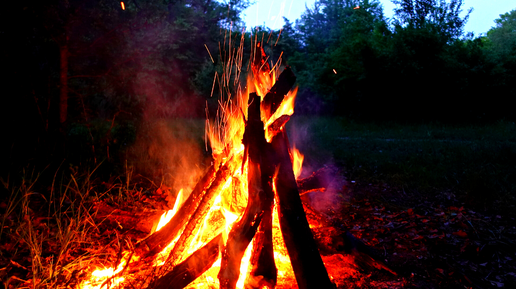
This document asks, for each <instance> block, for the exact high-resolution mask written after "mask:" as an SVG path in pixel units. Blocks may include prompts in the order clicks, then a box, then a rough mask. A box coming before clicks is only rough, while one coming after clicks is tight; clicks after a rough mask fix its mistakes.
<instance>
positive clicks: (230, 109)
mask: <svg viewBox="0 0 516 289" xmlns="http://www.w3.org/2000/svg"><path fill="white" fill-rule="evenodd" d="M121 5H122V9H124V4H123V2H121ZM229 50H230V51H232V50H231V47H230V49H229ZM232 57H236V58H237V60H234V59H232V60H231V61H241V59H240V60H238V57H240V56H239V55H236V56H232ZM233 64H234V63H233ZM228 65H229V64H228ZM230 66H231V65H229V66H228V67H230ZM237 66H238V65H237ZM224 69H225V70H226V69H229V70H231V68H227V67H225V68H224ZM238 69H240V68H238ZM279 69H280V68H279V65H275V66H273V69H272V70H271V73H267V72H264V73H259V75H254V79H253V78H252V76H249V77H248V86H247V90H244V89H241V88H240V86H238V88H237V89H236V93H235V94H234V95H233V97H232V95H231V94H230V93H229V92H228V97H227V99H225V100H221V101H219V111H218V112H217V118H216V119H217V121H215V122H207V126H206V136H207V139H208V140H209V142H210V146H211V148H212V151H213V157H214V162H215V164H216V165H219V164H224V163H225V162H228V161H231V162H235V164H237V165H233V167H235V170H234V171H233V172H232V175H231V176H230V177H229V178H228V180H227V181H226V183H225V184H224V186H223V187H222V189H221V190H220V192H219V195H218V196H217V198H216V199H215V201H214V203H213V205H212V206H211V208H210V211H209V212H208V214H207V216H206V218H205V219H204V220H203V222H201V224H199V225H198V227H196V228H195V229H194V230H193V231H192V236H193V238H192V241H191V244H190V245H189V246H188V250H187V251H188V252H184V253H183V254H182V256H179V258H178V260H173V261H172V262H174V264H178V263H179V262H181V261H182V260H184V259H186V258H187V257H188V256H189V255H190V254H192V253H193V252H195V251H196V250H197V249H199V248H201V247H202V246H204V245H205V244H207V243H208V242H209V241H211V239H212V238H213V237H214V234H215V233H216V235H218V234H219V233H220V232H222V240H223V242H226V241H227V237H228V234H229V232H230V230H231V228H232V227H233V225H234V224H235V223H236V222H237V221H238V220H239V219H240V217H241V216H242V214H243V212H244V210H245V209H246V206H247V202H248V195H247V188H248V182H247V163H245V164H244V168H243V169H241V167H242V166H241V165H238V164H239V163H241V162H242V159H243V153H244V146H243V144H242V138H243V133H244V131H245V119H246V118H247V102H248V97H249V92H250V91H249V89H250V88H253V89H255V91H256V93H257V94H258V95H260V96H261V97H262V98H263V97H264V96H265V95H266V94H267V92H268V91H269V90H270V89H271V88H272V86H273V85H274V83H275V82H276V75H278V72H279ZM229 74H230V73H229ZM229 74H227V73H226V72H223V73H222V74H221V75H222V76H220V78H219V81H221V84H223V85H219V86H224V85H225V86H224V87H227V85H228V84H229V79H230V75H229ZM226 92H227V91H226ZM296 93H297V88H296V89H295V90H294V91H291V92H289V93H288V94H287V95H286V96H285V98H284V100H283V101H282V103H281V104H280V106H279V107H278V109H277V110H276V112H275V113H274V114H273V115H272V116H271V117H270V118H269V119H263V122H264V125H265V132H266V139H267V141H269V142H270V141H271V140H270V139H271V138H272V136H268V135H267V131H268V127H269V126H270V125H271V124H272V123H273V122H274V121H275V120H277V119H278V118H280V117H281V116H284V115H289V116H290V115H292V114H293V113H294V102H295V97H296ZM263 115H266V114H265V113H262V116H263ZM292 152H293V159H294V167H295V168H296V169H295V170H296V177H297V176H298V175H299V173H300V171H301V164H302V159H303V155H302V154H300V153H299V151H297V150H296V149H295V148H294V149H293V150H292ZM274 190H275V189H274ZM183 199H184V197H183V190H182V189H181V190H180V191H179V192H178V195H177V198H176V200H175V203H174V207H173V209H172V210H170V211H168V212H166V213H164V214H163V215H162V216H161V218H160V220H159V222H158V225H157V228H156V231H158V230H160V229H161V228H162V227H163V226H165V225H166V223H168V222H169V221H170V220H171V219H172V217H173V216H174V214H175V213H176V212H177V210H178V208H179V207H180V206H181V204H182V201H183ZM178 238H179V237H178ZM176 242H177V239H176V240H174V241H172V242H171V243H170V244H169V245H168V246H167V247H166V248H164V249H163V250H162V251H161V252H160V253H159V254H158V255H157V257H156V258H155V260H154V261H153V264H154V266H162V265H163V264H165V263H166V260H167V258H168V257H169V255H170V252H171V250H172V249H173V247H174V245H175V243H176ZM252 247H253V242H251V243H250V244H249V246H248V247H247V249H246V251H245V253H244V257H243V259H242V261H241V267H240V275H239V279H238V282H237V288H244V287H245V285H244V282H245V279H246V277H247V276H246V275H247V274H248V273H247V272H248V270H249V259H250V257H251V253H252ZM273 248H274V256H275V260H276V266H277V268H278V286H279V285H280V284H284V285H287V286H289V287H290V285H294V284H295V278H294V275H293V270H292V266H291V263H290V258H289V256H288V253H287V250H286V247H285V244H284V241H283V236H282V234H281V230H280V224H279V218H278V212H277V208H276V206H275V208H274V210H273ZM127 255H128V253H127ZM131 261H133V259H131V260H128V257H127V259H124V260H122V262H121V263H120V265H119V266H118V267H117V268H116V269H115V268H106V269H102V270H96V271H94V272H93V273H92V274H91V279H90V280H88V281H87V282H83V283H82V284H81V285H80V286H79V288H81V289H93V288H101V287H99V286H101V285H102V284H103V283H102V282H105V281H106V280H108V279H109V278H112V280H111V282H112V283H111V284H115V282H118V283H120V282H123V281H124V277H118V276H116V275H117V274H119V273H120V272H122V270H123V268H124V267H125V266H126V264H127V263H128V262H131ZM220 263H221V262H220V257H219V259H218V260H217V261H216V262H215V263H214V265H213V266H212V267H211V268H210V269H209V270H207V271H206V272H205V273H204V274H203V275H201V276H200V277H199V278H197V279H196V280H195V281H194V282H193V283H192V284H190V285H189V286H188V288H207V287H209V288H214V287H215V286H217V285H218V277H217V274H218V272H219V270H220ZM101 275H102V276H104V277H99V278H103V279H101V280H103V281H102V282H100V281H95V283H93V282H94V281H93V280H97V279H96V278H97V276H101ZM113 276H115V277H113ZM99 280H100V279H99ZM99 282H100V283H99ZM118 283H116V284H118ZM95 284H100V285H98V286H97V285H95ZM104 285H105V284H104ZM93 286H97V287H93Z"/></svg>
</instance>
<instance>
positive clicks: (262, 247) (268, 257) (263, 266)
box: [245, 203, 278, 289]
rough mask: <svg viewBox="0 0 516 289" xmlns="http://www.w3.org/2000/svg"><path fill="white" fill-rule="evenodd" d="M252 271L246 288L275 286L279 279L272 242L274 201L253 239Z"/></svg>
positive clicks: (246, 282)
mask: <svg viewBox="0 0 516 289" xmlns="http://www.w3.org/2000/svg"><path fill="white" fill-rule="evenodd" d="M249 266H250V267H251V269H250V272H249V274H248V276H247V278H246V280H245V287H246V288H253V289H255V288H256V289H258V288H263V287H264V286H267V288H274V287H275V286H276V283H277V280H278V270H277V268H276V264H275V262H274V249H273V242H272V203H271V206H270V207H269V209H268V210H265V211H264V213H263V218H262V222H261V223H260V226H259V227H258V232H256V236H255V237H254V241H253V251H252V253H251V258H250V259H249Z"/></svg>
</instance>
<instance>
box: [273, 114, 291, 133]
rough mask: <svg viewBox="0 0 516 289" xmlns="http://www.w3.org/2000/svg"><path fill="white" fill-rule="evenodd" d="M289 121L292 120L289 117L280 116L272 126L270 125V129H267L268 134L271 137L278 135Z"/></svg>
mask: <svg viewBox="0 0 516 289" xmlns="http://www.w3.org/2000/svg"><path fill="white" fill-rule="evenodd" d="M289 120H290V116H289V115H282V116H280V117H279V118H278V119H276V120H275V121H274V122H273V123H272V124H271V125H269V127H268V128H267V133H268V134H269V135H270V136H275V135H277V134H278V133H279V132H280V131H281V129H282V128H283V127H284V126H285V124H286V123H287V122H288V121H289Z"/></svg>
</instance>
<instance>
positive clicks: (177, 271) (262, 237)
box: [79, 41, 352, 289]
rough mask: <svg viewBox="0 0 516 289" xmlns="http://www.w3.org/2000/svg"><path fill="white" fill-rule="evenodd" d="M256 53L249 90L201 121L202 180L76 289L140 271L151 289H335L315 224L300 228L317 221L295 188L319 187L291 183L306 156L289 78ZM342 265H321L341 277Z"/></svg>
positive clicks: (258, 49)
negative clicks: (293, 132)
mask: <svg viewBox="0 0 516 289" xmlns="http://www.w3.org/2000/svg"><path fill="white" fill-rule="evenodd" d="M254 47H255V49H254V51H253V54H252V61H250V62H251V71H252V73H250V75H249V77H248V81H247V91H242V90H238V92H237V94H236V96H235V97H233V98H231V97H228V99H227V101H224V102H221V104H220V110H219V115H218V118H217V119H218V121H217V122H216V123H209V122H207V126H206V134H207V137H208V138H209V144H210V145H211V149H212V151H213V162H212V164H211V166H210V167H209V168H208V169H207V170H206V172H205V174H204V176H203V177H202V178H201V179H200V180H199V181H198V182H197V184H196V185H195V187H194V188H193V190H192V191H191V192H190V193H189V194H187V195H185V194H184V193H183V192H182V191H180V192H179V193H178V195H177V198H176V200H175V205H174V207H173V209H172V210H170V211H168V212H166V213H165V214H163V216H161V219H160V220H159V224H158V225H157V228H156V230H155V232H154V233H152V234H151V235H149V236H148V237H147V238H145V239H143V240H141V241H139V242H138V243H137V244H136V245H135V246H134V249H133V250H131V251H127V252H124V254H123V257H122V258H121V259H120V260H119V262H118V265H117V266H116V268H115V267H113V268H104V269H99V270H96V271H94V272H92V273H91V278H90V279H88V280H85V281H83V282H82V283H81V284H80V286H79V287H80V288H82V289H86V288H113V287H116V285H119V286H120V287H125V286H124V285H123V284H125V282H127V280H128V279H130V278H133V277H131V276H135V275H142V274H143V273H142V272H145V273H144V275H145V274H146V275H152V276H153V277H152V278H148V279H147V281H145V282H144V286H145V287H147V288H153V289H160V288H296V287H297V288H334V287H335V285H334V283H335V280H333V279H334V278H335V276H331V275H329V274H328V271H327V266H331V264H327V265H326V266H325V263H324V262H323V258H322V257H321V255H320V253H319V250H318V247H317V243H316V240H315V239H314V236H313V233H312V229H311V227H317V226H318V225H320V224H318V220H317V217H312V218H311V220H310V222H309V220H308V219H307V213H308V214H309V215H312V216H316V215H317V213H316V212H314V211H313V209H311V208H310V206H309V205H307V204H303V201H302V199H301V196H300V189H299V188H300V187H303V186H304V187H305V188H304V189H303V191H304V192H305V191H307V190H310V189H311V188H319V187H321V184H320V181H319V179H318V175H317V173H314V174H313V175H312V176H311V177H309V178H307V179H305V180H302V181H296V178H297V176H298V175H299V172H300V169H301V163H302V157H303V156H302V155H301V154H300V153H299V152H298V151H297V150H295V149H292V148H291V145H290V143H289V139H288V137H287V133H286V131H285V124H286V123H287V122H288V121H289V119H290V116H291V115H292V114H293V111H294V100H295V97H296V92H297V89H295V88H293V86H294V83H295V80H296V77H295V75H294V74H293V72H292V70H291V69H290V68H289V67H288V66H287V67H285V68H284V69H283V70H282V71H281V73H280V68H279V67H280V65H278V64H276V65H274V66H273V67H272V68H271V66H270V65H269V63H268V62H267V56H266V55H265V52H264V50H263V47H262V43H260V42H258V41H256V42H255V45H254ZM229 73H231V72H229ZM276 75H278V77H276ZM220 79H221V81H222V82H228V81H229V75H223V76H222V77H220ZM305 212H307V213H305ZM340 256H341V257H340V259H338V258H337V259H338V260H337V259H335V258H333V259H331V258H332V257H329V258H326V259H327V260H330V261H328V262H331V263H335V262H337V263H338V262H341V264H340V265H339V264H332V265H333V266H341V269H342V262H346V261H345V260H343V258H344V257H342V255H340ZM328 262H327V263H328ZM348 262H349V260H348ZM351 262H352V261H351ZM142 268H145V269H142ZM149 268H151V269H149ZM332 281H333V282H334V283H332ZM139 286H140V287H141V285H139Z"/></svg>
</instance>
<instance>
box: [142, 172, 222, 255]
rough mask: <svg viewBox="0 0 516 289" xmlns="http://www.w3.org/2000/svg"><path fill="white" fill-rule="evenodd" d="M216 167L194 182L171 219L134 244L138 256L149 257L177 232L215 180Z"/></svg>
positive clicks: (219, 176)
mask: <svg viewBox="0 0 516 289" xmlns="http://www.w3.org/2000/svg"><path fill="white" fill-rule="evenodd" d="M215 176H216V169H215V166H214V165H212V166H211V167H210V168H209V169H208V171H207V172H206V173H205V174H204V176H203V177H202V178H201V179H200V180H199V182H198V183H197V184H196V186H195V187H194V189H193V190H192V192H191V193H190V195H189V196H188V198H187V199H186V201H185V202H184V203H183V205H181V207H180V208H179V210H178V211H177V212H176V214H175V215H174V216H173V217H172V219H171V220H170V221H169V222H168V223H167V224H166V225H165V226H164V227H163V228H161V230H159V231H157V232H155V233H154V234H152V235H150V236H149V237H147V238H146V239H144V240H142V241H140V242H139V243H138V244H137V246H136V252H137V253H138V254H139V255H140V256H145V257H150V256H154V255H156V254H157V253H159V252H161V250H163V248H165V247H166V246H167V245H168V244H170V242H172V240H174V239H175V238H176V237H177V235H178V234H179V232H180V230H181V229H182V228H183V227H184V226H185V224H186V223H187V222H188V220H189V219H190V218H191V216H192V214H193V213H194V212H195V210H196V209H197V208H198V207H199V204H200V203H201V200H202V199H203V197H204V195H205V193H206V191H207V189H208V188H209V186H210V185H211V184H212V183H213V182H215V181H214V179H215ZM218 178H221V180H218V181H217V183H220V182H221V181H224V180H225V179H227V176H226V175H225V174H219V175H218Z"/></svg>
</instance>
